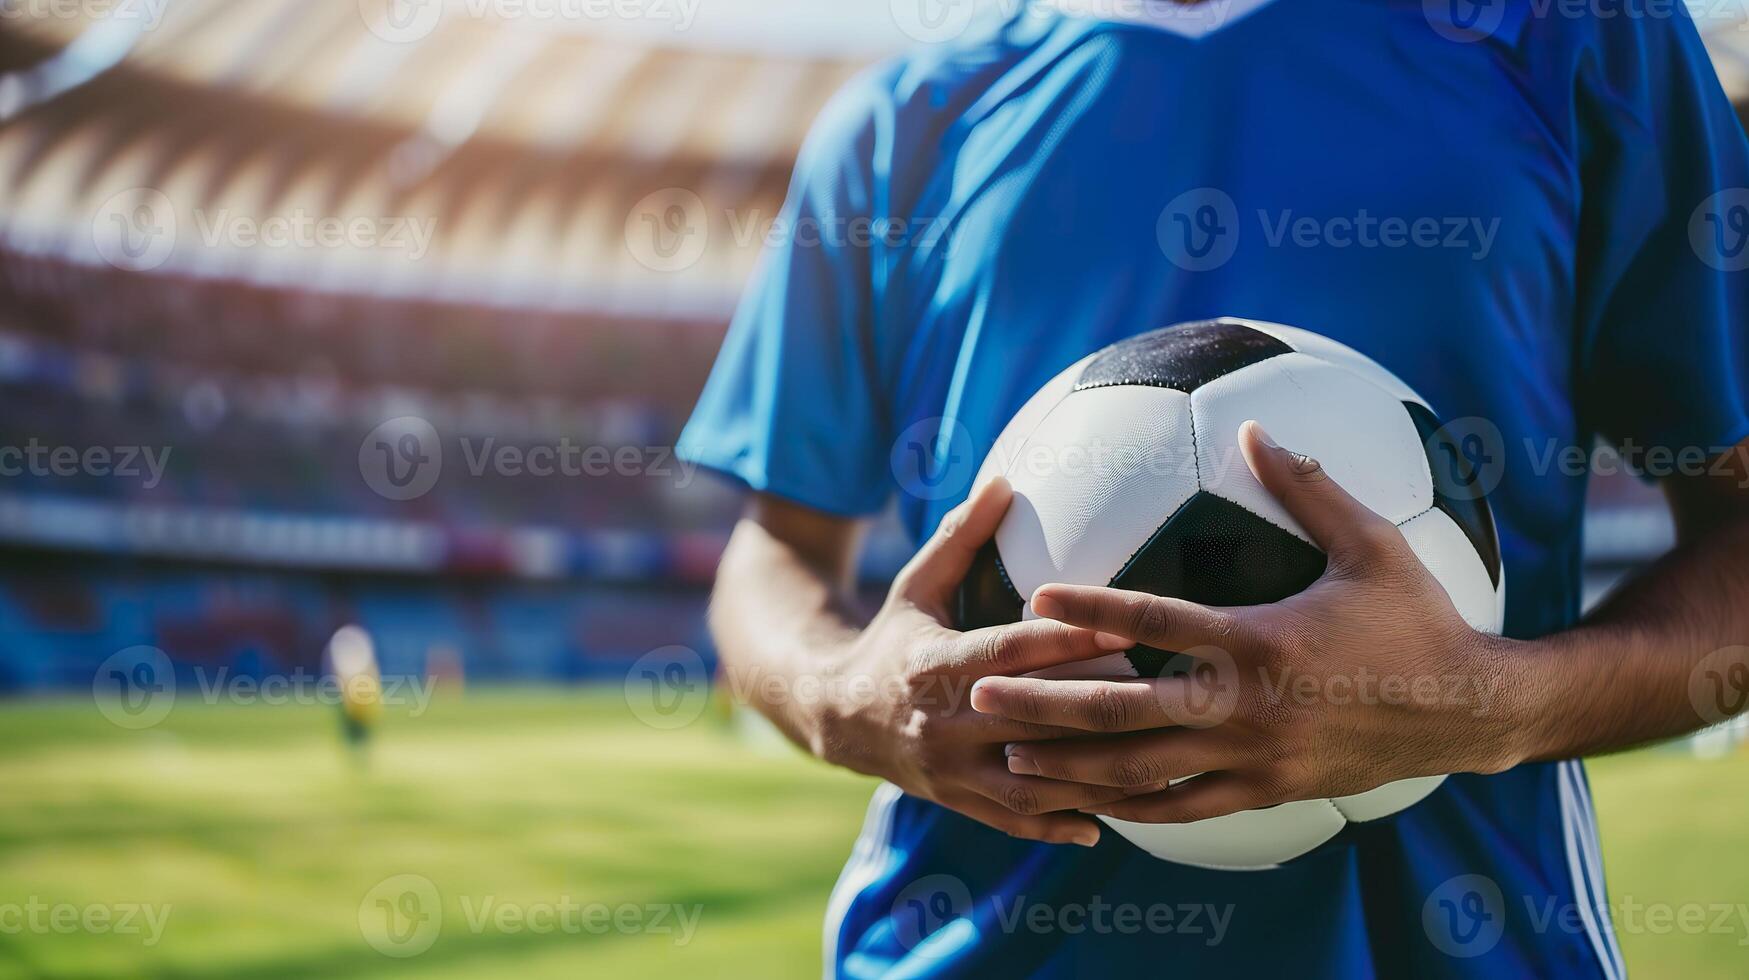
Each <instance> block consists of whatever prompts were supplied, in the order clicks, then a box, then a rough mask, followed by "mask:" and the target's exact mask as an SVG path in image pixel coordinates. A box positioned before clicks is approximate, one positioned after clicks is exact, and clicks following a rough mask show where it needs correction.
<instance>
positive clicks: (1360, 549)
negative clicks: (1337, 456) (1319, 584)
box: [1239, 419, 1402, 559]
mask: <svg viewBox="0 0 1749 980" xmlns="http://www.w3.org/2000/svg"><path fill="white" fill-rule="evenodd" d="M1239 451H1240V452H1242V453H1244V454H1245V463H1246V465H1248V466H1249V467H1250V468H1251V474H1252V475H1253V476H1255V477H1257V482H1259V483H1261V484H1263V487H1264V489H1266V490H1268V491H1269V492H1270V493H1271V494H1272V495H1273V496H1274V497H1275V499H1277V500H1279V501H1281V505H1282V507H1284V508H1286V510H1287V512H1288V514H1290V515H1292V517H1293V519H1294V520H1296V521H1298V522H1299V524H1300V526H1301V527H1303V528H1305V529H1306V533H1307V534H1309V535H1311V538H1312V543H1313V544H1316V545H1317V546H1318V547H1320V548H1322V549H1324V552H1325V554H1328V555H1330V556H1331V558H1333V559H1341V558H1348V557H1353V556H1361V557H1371V556H1372V555H1374V554H1376V553H1377V552H1378V550H1379V549H1381V548H1388V547H1389V546H1390V544H1391V542H1392V541H1393V540H1401V537H1402V534H1401V532H1399V531H1398V530H1397V528H1396V526H1395V525H1393V524H1392V523H1391V522H1390V521H1388V520H1386V519H1385V518H1383V517H1381V516H1379V515H1378V514H1377V513H1375V512H1374V511H1373V510H1372V509H1371V508H1369V507H1367V506H1366V505H1365V504H1363V503H1361V502H1360V501H1358V500H1356V499H1354V497H1353V496H1352V495H1350V494H1349V492H1348V491H1347V490H1344V489H1342V487H1341V485H1340V484H1338V483H1337V482H1336V481H1335V480H1333V479H1331V478H1330V475H1329V474H1328V473H1326V472H1325V471H1324V467H1323V465H1322V464H1320V463H1319V462H1318V461H1317V460H1316V459H1313V458H1312V457H1310V456H1307V455H1305V454H1303V453H1296V452H1293V451H1291V450H1288V449H1283V448H1282V447H1281V446H1279V445H1277V444H1276V442H1275V440H1274V439H1272V438H1270V435H1269V433H1268V432H1265V431H1264V429H1263V426H1261V425H1259V424H1258V423H1257V421H1256V420H1255V419H1251V420H1248V421H1246V422H1245V423H1244V424H1243V425H1241V426H1239Z"/></svg>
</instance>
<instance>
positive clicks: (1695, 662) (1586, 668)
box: [1501, 520, 1749, 761]
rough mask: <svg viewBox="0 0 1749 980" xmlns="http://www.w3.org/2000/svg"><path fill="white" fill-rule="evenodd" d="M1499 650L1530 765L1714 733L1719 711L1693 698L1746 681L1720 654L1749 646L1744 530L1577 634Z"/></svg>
mask: <svg viewBox="0 0 1749 980" xmlns="http://www.w3.org/2000/svg"><path fill="white" fill-rule="evenodd" d="M1501 642H1502V643H1503V645H1504V646H1505V649H1506V651H1507V653H1508V656H1509V659H1511V660H1512V661H1513V662H1514V663H1515V664H1516V665H1517V666H1516V669H1515V670H1514V671H1513V672H1512V676H1513V679H1514V681H1515V683H1514V684H1513V686H1514V687H1515V688H1516V691H1515V694H1514V698H1513V702H1514V704H1515V709H1514V710H1515V713H1516V716H1517V717H1516V724H1515V726H1514V727H1515V730H1516V736H1517V737H1518V738H1519V739H1520V740H1521V741H1520V743H1519V745H1518V746H1517V747H1516V749H1515V755H1516V757H1518V758H1521V759H1523V760H1526V761H1530V760H1542V759H1561V758H1571V757H1575V756H1581V755H1589V754H1594V753H1599V752H1608V751H1613V750H1618V749H1625V748H1631V747H1633V746H1636V745H1642V744H1645V743H1647V742H1652V741H1656V740H1659V739H1664V738H1670V737H1673V736H1677V735H1682V734H1684V733H1687V732H1691V731H1694V730H1696V729H1699V728H1702V727H1704V726H1705V725H1707V724H1708V723H1710V722H1713V721H1717V720H1719V718H1720V714H1721V712H1722V710H1723V709H1715V708H1709V707H1708V702H1707V701H1706V699H1704V698H1700V697H1698V696H1697V693H1696V692H1700V691H1705V690H1707V687H1706V685H1707V684H1708V683H1717V682H1719V681H1721V680H1722V681H1725V682H1726V683H1729V682H1730V679H1731V678H1740V677H1742V676H1744V675H1742V674H1732V673H1730V671H1729V666H1730V665H1729V663H1728V662H1727V661H1730V660H1733V659H1736V660H1740V659H1741V658H1740V657H1737V658H1733V656H1732V654H1730V653H1726V654H1722V655H1718V654H1716V651H1719V650H1721V649H1723V648H1727V647H1731V646H1733V645H1737V644H1743V643H1746V642H1749V521H1744V520H1737V521H1734V522H1731V523H1728V524H1725V525H1724V526H1722V527H1719V528H1716V529H1713V530H1711V531H1710V532H1709V533H1707V534H1705V535H1697V536H1695V538H1694V540H1690V541H1688V542H1686V543H1685V544H1684V545H1683V546H1681V547H1679V548H1678V549H1677V550H1676V551H1674V552H1672V553H1671V554H1670V555H1668V556H1666V557H1665V558H1664V559H1663V560H1662V561H1660V562H1658V563H1657V564H1655V565H1653V566H1652V567H1650V568H1648V569H1646V570H1644V571H1643V572H1641V573H1640V574H1638V575H1637V576H1635V577H1634V578H1633V579H1631V580H1630V581H1629V582H1628V583H1627V584H1626V585H1624V586H1623V587H1621V588H1620V589H1618V590H1617V591H1616V592H1614V593H1613V594H1612V595H1611V596H1610V597H1609V598H1608V599H1606V600H1605V601H1604V602H1602V603H1601V604H1599V606H1598V607H1597V608H1596V609H1594V610H1593V611H1592V612H1591V613H1590V614H1589V615H1587V616H1586V617H1585V619H1584V620H1583V621H1582V622H1581V623H1580V624H1579V625H1578V626H1576V627H1574V628H1573V629H1570V630H1567V631H1565V632H1562V633H1557V634H1555V635H1552V636H1549V637H1546V638H1544V639H1540V640H1534V641H1522V642H1520V641H1501ZM1744 655H1749V652H1745V654H1744ZM1740 669H1741V670H1749V667H1744V668H1740ZM1703 673H1717V675H1718V676H1715V677H1711V678H1708V677H1705V676H1700V675H1702V674H1703ZM1730 700H1731V699H1728V700H1727V702H1726V704H1727V706H1729V704H1730ZM1737 700H1740V699H1737Z"/></svg>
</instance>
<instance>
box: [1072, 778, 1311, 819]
mask: <svg viewBox="0 0 1749 980" xmlns="http://www.w3.org/2000/svg"><path fill="white" fill-rule="evenodd" d="M1283 802H1286V801H1285V800H1280V799H1275V798H1273V797H1272V796H1271V795H1270V793H1269V792H1268V791H1267V790H1266V789H1265V788H1264V787H1263V786H1262V785H1260V784H1259V783H1257V782H1255V781H1253V780H1251V779H1248V778H1246V777H1244V776H1241V775H1239V774H1238V773H1234V772H1209V773H1203V774H1202V775H1200V776H1193V777H1191V778H1189V779H1186V780H1184V781H1183V782H1180V783H1178V784H1176V785H1173V786H1168V787H1167V788H1165V789H1163V790H1160V791H1159V792H1157V793H1150V794H1148V795H1147V796H1133V797H1130V798H1129V799H1126V800H1119V801H1117V802H1115V803H1104V804H1098V805H1095V806H1091V807H1084V808H1083V810H1084V812H1087V813H1096V814H1099V815H1100V816H1105V817H1112V818H1115V819H1118V820H1131V821H1134V822H1136V823H1194V822H1196V821H1198V820H1209V819H1212V818H1214V817H1224V816H1226V815H1228V814H1230V813H1238V812H1239V811H1241V810H1256V809H1260V808H1262V807H1266V806H1274V805H1275V804H1277V803H1283Z"/></svg>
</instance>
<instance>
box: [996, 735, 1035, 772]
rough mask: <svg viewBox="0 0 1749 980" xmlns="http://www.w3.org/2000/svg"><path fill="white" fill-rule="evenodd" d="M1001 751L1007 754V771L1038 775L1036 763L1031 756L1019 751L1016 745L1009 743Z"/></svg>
mask: <svg viewBox="0 0 1749 980" xmlns="http://www.w3.org/2000/svg"><path fill="white" fill-rule="evenodd" d="M1003 752H1005V753H1006V754H1007V755H1008V771H1009V772H1011V773H1013V774H1015V775H1016V776H1036V775H1038V763H1036V762H1034V761H1032V757H1031V756H1029V755H1027V754H1026V753H1025V752H1022V751H1020V750H1019V747H1018V746H1016V745H1014V744H1012V743H1010V744H1009V746H1008V747H1007V748H1006V749H1003Z"/></svg>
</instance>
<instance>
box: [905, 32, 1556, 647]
mask: <svg viewBox="0 0 1749 980" xmlns="http://www.w3.org/2000/svg"><path fill="white" fill-rule="evenodd" d="M1313 6H1315V5H1310V4H1298V3H1288V2H1278V3H1277V4H1274V5H1270V6H1267V7H1265V8H1264V9H1262V10H1261V11H1259V12H1257V13H1255V14H1253V15H1252V16H1250V17H1248V18H1246V19H1245V20H1243V21H1241V22H1239V23H1237V24H1233V25H1231V26H1230V27H1228V28H1227V29H1226V30H1225V31H1221V32H1216V33H1215V34H1213V35H1210V36H1208V37H1204V38H1202V39H1199V40H1191V39H1187V38H1183V37H1179V36H1176V35H1174V34H1171V33H1169V32H1164V31H1160V30H1157V29H1153V28H1148V27H1141V26H1115V25H1114V26H1105V27H1100V28H1096V29H1081V28H1076V29H1072V30H1069V29H1064V28H1062V27H1059V28H1058V29H1057V30H1056V31H1055V32H1054V33H1053V35H1052V36H1051V38H1050V39H1049V40H1048V41H1047V42H1045V43H1041V44H1040V45H1038V47H1037V49H1036V50H1034V51H1032V52H1030V53H1029V55H1028V57H1027V58H1025V59H1023V60H1022V61H1021V62H1019V63H1018V64H1017V65H1016V66H1015V67H1014V68H1012V69H1010V70H1009V71H1008V72H1007V73H1005V75H1004V76H1003V77H1002V79H1001V80H1000V81H999V83H997V84H995V85H991V86H990V87H989V88H988V90H986V91H985V92H983V93H982V95H981V97H980V98H979V99H978V100H977V102H976V104H975V106H974V108H973V109H972V111H970V112H968V113H966V114H964V115H963V116H962V117H961V118H960V119H958V120H956V121H955V122H954V123H953V124H952V125H949V126H947V127H945V128H944V131H943V136H942V138H941V143H940V146H939V147H938V148H937V150H938V153H939V155H938V156H937V158H936V159H937V160H938V163H937V165H936V166H935V167H934V168H933V170H932V171H931V172H929V173H928V174H927V175H923V176H922V177H921V179H919V180H917V181H916V183H915V185H914V188H913V189H912V190H911V199H910V200H908V201H904V202H895V203H896V204H902V205H903V206H904V207H905V209H906V213H907V214H908V215H909V216H910V217H911V219H912V232H913V233H914V234H915V236H916V237H915V239H914V240H913V241H912V242H911V243H910V244H911V247H909V248H904V249H898V250H895V251H893V252H892V253H891V255H890V256H889V262H888V265H887V271H886V275H887V283H886V287H887V288H886V289H885V291H884V292H883V293H882V296H881V299H880V300H879V305H878V307H877V323H876V328H877V329H878V330H880V331H881V332H883V333H884V334H885V335H886V336H887V338H888V340H889V342H887V343H884V344H883V345H882V346H883V347H884V348H885V350H886V351H887V354H886V356H885V359H884V360H883V362H882V369H883V371H886V372H889V374H888V384H889V386H890V388H891V390H892V391H893V392H894V395H895V397H894V398H893V401H892V406H893V408H892V411H893V413H894V417H893V419H892V422H893V426H894V431H895V432H907V431H909V432H913V433H915V432H916V431H917V427H918V426H919V425H921V426H922V427H923V428H928V427H929V426H930V425H931V424H932V423H931V422H929V421H928V420H931V419H937V418H942V417H945V418H949V419H952V420H954V421H955V422H957V423H958V425H959V426H963V427H964V428H963V435H962V436H961V437H960V438H959V439H958V440H957V441H956V440H950V441H949V442H952V443H954V445H955V448H954V450H952V451H953V452H958V453H960V455H961V456H962V457H963V458H957V459H952V460H947V461H946V462H945V466H944V469H943V472H942V473H941V474H940V476H941V478H942V479H943V480H944V481H945V482H944V483H943V484H942V485H943V486H951V485H952V484H953V482H954V481H955V480H958V481H960V482H969V475H970V473H971V471H973V470H975V468H976V465H977V462H978V458H977V457H978V456H981V454H982V453H983V452H984V451H986V450H987V449H988V447H989V446H990V444H991V441H992V440H993V439H994V438H995V436H996V434H997V433H998V432H999V431H1000V429H1001V427H1002V425H1003V424H1004V423H1005V422H1006V421H1007V419H1008V416H1009V415H1010V414H1011V413H1012V412H1013V410H1014V409H1015V408H1016V407H1018V406H1019V404H1020V403H1021V402H1023V401H1024V400H1025V399H1026V397H1027V396H1028V395H1030V394H1031V392H1032V391H1033V390H1034V389H1036V388H1037V386H1038V385H1039V384H1041V383H1042V382H1043V381H1045V380H1046V379H1048V378H1049V377H1051V376H1052V375H1053V374H1055V373H1056V372H1057V371H1059V370H1060V369H1062V368H1063V367H1064V366H1066V365H1068V364H1069V363H1071V362H1073V361H1074V360H1076V359H1078V358H1080V357H1081V356H1083V355H1085V354H1086V353H1088V352H1090V351H1092V350H1094V349H1097V348H1098V347H1101V346H1103V345H1105V344H1107V343H1110V342H1112V341H1114V340H1117V339H1120V338H1122V337H1125V336H1129V335H1132V334H1135V333H1139V332H1142V331H1145V330H1150V329H1153V328H1156V327H1159V326H1163V325H1165V324H1169V323H1174V322H1179V321H1183V320H1191V319H1197V318H1203V317H1210V316H1216V315H1235V316H1242V317H1250V318H1255V319H1262V320H1271V321H1278V322H1283V323H1289V324H1294V325H1296V326H1300V327H1305V328H1308V329H1311V330H1315V331H1318V332H1321V333H1324V334H1327V335H1329V336H1331V337H1333V338H1335V339H1337V340H1340V341H1342V342H1343V343H1346V344H1348V345H1350V346H1353V347H1355V348H1357V349H1359V350H1361V351H1363V352H1365V353H1366V354H1368V355H1370V356H1371V357H1373V358H1374V359H1376V360H1378V361H1379V362H1380V363H1382V364H1384V365H1385V366H1386V367H1387V368H1389V369H1390V370H1392V371H1393V372H1395V373H1396V374H1397V375H1399V376H1400V377H1402V378H1403V379H1404V380H1406V381H1407V382H1408V383H1409V384H1410V385H1412V386H1413V387H1414V388H1416V389H1417V390H1418V391H1419V392H1420V393H1421V394H1422V395H1423V396H1424V397H1426V398H1427V399H1428V400H1429V401H1430V402H1431V403H1432V405H1433V406H1434V407H1435V409H1436V410H1437V411H1438V412H1439V413H1440V414H1441V415H1442V416H1443V417H1445V418H1446V419H1448V420H1450V419H1460V418H1470V417H1474V418H1477V419H1481V420H1485V421H1479V422H1476V423H1474V424H1473V428H1474V430H1475V431H1474V436H1475V437H1474V438H1471V439H1468V440H1466V442H1465V444H1466V445H1467V446H1468V447H1470V449H1471V450H1472V451H1473V452H1474V453H1475V454H1476V455H1477V461H1478V462H1484V463H1486V464H1487V465H1489V466H1491V469H1490V472H1492V473H1496V474H1497V475H1498V479H1499V486H1498V488H1497V489H1496V491H1495V494H1494V501H1495V502H1494V506H1495V509H1496V513H1497V516H1498V517H1499V520H1500V524H1501V530H1502V536H1503V539H1504V540H1503V544H1504V548H1505V551H1506V553H1507V561H1508V564H1509V566H1511V565H1514V564H1518V565H1522V566H1524V567H1523V569H1522V570H1523V571H1526V572H1529V573H1530V576H1529V578H1528V579H1525V580H1521V581H1534V582H1540V583H1542V586H1543V587H1542V588H1541V589H1539V590H1537V591H1535V592H1524V591H1520V592H1518V593H1517V594H1516V595H1515V608H1513V609H1509V621H1510V622H1509V625H1510V628H1512V629H1514V630H1515V631H1517V632H1526V631H1538V632H1541V631H1546V630H1548V629H1552V628H1554V627H1556V626H1558V625H1559V624H1560V621H1561V620H1562V619H1563V618H1564V617H1566V616H1568V615H1570V614H1571V612H1570V608H1569V607H1570V605H1571V602H1570V595H1571V592H1572V586H1573V583H1572V582H1571V581H1570V577H1571V575H1572V568H1571V565H1572V555H1571V554H1570V551H1571V545H1572V539H1573V535H1574V531H1575V529H1576V526H1577V521H1578V518H1579V514H1580V508H1581V506H1582V495H1583V478H1582V476H1580V475H1576V474H1564V473H1562V472H1561V471H1560V468H1559V467H1558V466H1555V465H1552V460H1551V458H1550V457H1549V456H1548V453H1549V452H1550V451H1551V450H1552V449H1553V447H1556V446H1562V445H1568V444H1571V443H1573V442H1574V441H1575V440H1576V439H1579V438H1580V437H1581V433H1579V432H1578V431H1577V427H1578V424H1579V423H1578V421H1577V419H1576V413H1575V408H1574V405H1573V395H1572V388H1573V386H1572V380H1571V377H1570V375H1571V371H1572V366H1573V363H1574V355H1573V349H1574V334H1573V324H1574V322H1575V310H1574V305H1575V299H1574V297H1575V288H1574V277H1575V265H1576V261H1577V260H1576V255H1575V252H1576V249H1577V244H1576V234H1577V228H1578V224H1579V221H1578V207H1579V193H1578V180H1577V176H1576V172H1575V167H1576V164H1575V163H1574V159H1573V154H1572V150H1571V147H1570V146H1569V145H1568V144H1569V142H1570V141H1571V140H1570V137H1569V136H1568V135H1567V134H1566V133H1564V132H1563V128H1562V126H1561V125H1559V124H1558V123H1556V124H1552V123H1551V120H1550V119H1548V118H1547V115H1546V111H1545V110H1544V109H1543V108H1542V107H1540V106H1538V105H1535V104H1534V103H1533V100H1532V99H1531V98H1529V97H1527V96H1526V94H1525V92H1524V85H1523V81H1524V80H1523V79H1522V78H1521V77H1519V75H1518V74H1517V72H1518V70H1519V69H1517V68H1516V67H1515V66H1514V65H1513V63H1512V62H1511V61H1510V59H1508V58H1507V57H1506V56H1505V55H1504V54H1503V52H1502V51H1501V50H1499V49H1498V46H1497V45H1493V44H1490V43H1477V44H1454V43H1449V42H1447V43H1438V44H1429V43H1426V35H1427V34H1428V31H1429V27H1428V24H1427V22H1426V20H1425V19H1423V17H1422V14H1421V5H1419V4H1415V5H1409V6H1403V5H1394V4H1387V3H1351V4H1341V5H1339V6H1340V7H1341V9H1342V10H1343V11H1347V12H1348V13H1349V14H1352V15H1353V16H1351V17H1350V18H1349V19H1347V20H1344V21H1343V22H1342V23H1341V24H1337V25H1321V21H1320V20H1319V19H1318V18H1317V17H1315V16H1314V15H1313V14H1312V13H1310V12H1309V11H1308V9H1307V8H1310V7H1313ZM1257 52H1270V54H1269V55H1268V56H1267V57H1263V56H1257V55H1255V53H1257ZM1434 60H1437V63H1430V62H1432V61H1434ZM992 93H995V94H992ZM894 341H896V342H894ZM956 431H958V430H957V429H956ZM1466 433H1467V430H1466ZM946 444H947V443H944V445H946ZM926 496H928V497H930V498H931V499H919V498H917V497H915V496H913V497H910V498H906V499H904V500H903V505H904V506H905V507H906V509H907V517H908V518H909V519H910V520H911V521H912V523H913V526H915V527H919V528H926V527H929V526H932V525H933V523H934V521H935V520H936V519H937V518H938V517H939V516H940V514H941V513H942V512H943V511H944V510H945V509H946V507H948V506H951V505H952V503H954V502H955V495H953V494H949V493H939V494H929V495H926ZM1519 570H1520V569H1509V576H1508V578H1509V581H1510V580H1511V579H1512V576H1511V574H1510V571H1519Z"/></svg>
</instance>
